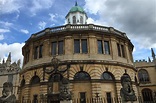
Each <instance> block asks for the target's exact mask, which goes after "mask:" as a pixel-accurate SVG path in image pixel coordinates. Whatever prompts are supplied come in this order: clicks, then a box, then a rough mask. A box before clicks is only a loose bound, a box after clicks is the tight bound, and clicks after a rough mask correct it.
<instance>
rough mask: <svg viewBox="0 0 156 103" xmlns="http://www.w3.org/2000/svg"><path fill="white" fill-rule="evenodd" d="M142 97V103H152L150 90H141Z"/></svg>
mask: <svg viewBox="0 0 156 103" xmlns="http://www.w3.org/2000/svg"><path fill="white" fill-rule="evenodd" d="M142 96H143V100H144V102H152V101H153V96H152V90H150V89H148V88H145V89H143V90H142Z"/></svg>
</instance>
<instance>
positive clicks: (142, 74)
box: [138, 70, 150, 83]
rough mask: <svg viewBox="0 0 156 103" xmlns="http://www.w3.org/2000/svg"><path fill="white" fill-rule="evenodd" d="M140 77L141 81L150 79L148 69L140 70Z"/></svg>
mask: <svg viewBox="0 0 156 103" xmlns="http://www.w3.org/2000/svg"><path fill="white" fill-rule="evenodd" d="M138 77H139V81H140V82H141V83H143V82H149V81H150V80H149V75H148V72H147V71H146V70H140V71H139V73H138Z"/></svg>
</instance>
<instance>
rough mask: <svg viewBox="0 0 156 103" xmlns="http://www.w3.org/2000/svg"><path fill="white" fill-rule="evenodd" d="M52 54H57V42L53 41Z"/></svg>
mask: <svg viewBox="0 0 156 103" xmlns="http://www.w3.org/2000/svg"><path fill="white" fill-rule="evenodd" d="M52 55H56V42H52Z"/></svg>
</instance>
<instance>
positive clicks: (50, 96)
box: [47, 94, 60, 103]
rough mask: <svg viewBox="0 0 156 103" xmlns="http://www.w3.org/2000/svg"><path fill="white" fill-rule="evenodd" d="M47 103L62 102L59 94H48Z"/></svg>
mask: <svg viewBox="0 0 156 103" xmlns="http://www.w3.org/2000/svg"><path fill="white" fill-rule="evenodd" d="M47 103H60V99H59V94H48V98H47Z"/></svg>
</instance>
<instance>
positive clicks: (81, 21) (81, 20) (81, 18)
mask: <svg viewBox="0 0 156 103" xmlns="http://www.w3.org/2000/svg"><path fill="white" fill-rule="evenodd" d="M80 23H81V24H83V17H82V16H81V17H80Z"/></svg>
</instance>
